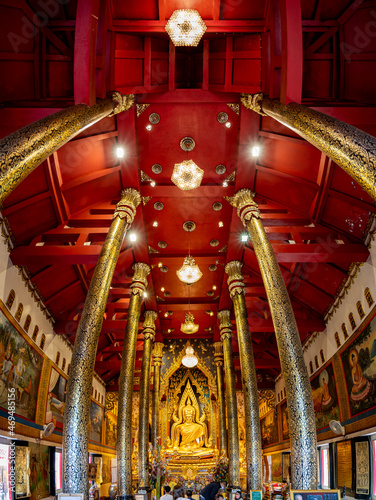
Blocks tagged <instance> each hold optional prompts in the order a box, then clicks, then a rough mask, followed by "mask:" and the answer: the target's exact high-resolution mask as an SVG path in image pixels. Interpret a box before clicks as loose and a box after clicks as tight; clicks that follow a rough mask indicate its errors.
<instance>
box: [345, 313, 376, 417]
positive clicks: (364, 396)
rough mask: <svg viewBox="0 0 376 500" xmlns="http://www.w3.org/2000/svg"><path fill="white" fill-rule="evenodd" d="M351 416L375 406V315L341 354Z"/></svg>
mask: <svg viewBox="0 0 376 500" xmlns="http://www.w3.org/2000/svg"><path fill="white" fill-rule="evenodd" d="M341 359H342V364H343V368H344V372H345V379H346V384H347V392H348V396H349V402H350V411H351V416H352V417H353V416H354V415H358V414H359V413H362V412H364V411H366V410H370V409H371V408H375V407H376V317H375V318H373V319H372V321H371V322H370V323H369V324H368V325H367V326H366V327H365V328H364V329H363V331H362V332H361V333H360V334H359V335H358V336H357V337H356V338H355V340H353V342H352V343H351V344H350V345H349V346H348V347H347V349H345V350H344V351H343V352H342V354H341Z"/></svg>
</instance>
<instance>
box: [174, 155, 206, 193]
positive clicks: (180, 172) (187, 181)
mask: <svg viewBox="0 0 376 500" xmlns="http://www.w3.org/2000/svg"><path fill="white" fill-rule="evenodd" d="M203 177H204V171H203V170H202V169H201V168H200V167H199V166H198V165H196V163H195V162H194V161H193V160H184V161H182V162H181V163H175V166H174V170H173V172H172V176H171V180H172V182H173V183H174V184H175V185H176V186H177V187H178V188H179V189H181V190H182V191H189V190H190V189H196V188H198V187H199V186H200V184H201V181H202V178H203Z"/></svg>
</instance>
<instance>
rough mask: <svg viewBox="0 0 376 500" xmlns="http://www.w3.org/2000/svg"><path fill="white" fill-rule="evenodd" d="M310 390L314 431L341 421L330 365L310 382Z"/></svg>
mask: <svg viewBox="0 0 376 500" xmlns="http://www.w3.org/2000/svg"><path fill="white" fill-rule="evenodd" d="M311 390H312V398H313V406H314V410H315V417H316V429H322V428H323V427H327V426H328V425H329V422H330V420H341V419H340V413H339V406H338V396H337V389H336V381H335V378H334V372H333V365H332V364H331V363H330V364H329V365H328V366H327V367H326V368H325V369H324V370H322V371H321V372H320V373H319V374H318V375H316V376H315V377H314V378H313V379H312V380H311Z"/></svg>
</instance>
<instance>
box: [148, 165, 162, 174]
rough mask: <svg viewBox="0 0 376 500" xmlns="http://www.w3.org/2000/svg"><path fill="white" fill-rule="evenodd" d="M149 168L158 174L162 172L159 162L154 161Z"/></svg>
mask: <svg viewBox="0 0 376 500" xmlns="http://www.w3.org/2000/svg"><path fill="white" fill-rule="evenodd" d="M151 170H152V172H153V173H154V174H160V173H161V172H162V170H163V169H162V166H161V165H159V163H155V164H154V165H153V166H152V167H151Z"/></svg>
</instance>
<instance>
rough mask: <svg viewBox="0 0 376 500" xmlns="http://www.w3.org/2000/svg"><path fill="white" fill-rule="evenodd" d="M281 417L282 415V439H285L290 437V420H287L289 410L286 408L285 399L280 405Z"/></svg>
mask: <svg viewBox="0 0 376 500" xmlns="http://www.w3.org/2000/svg"><path fill="white" fill-rule="evenodd" d="M281 417H282V441H287V440H288V439H290V422H289V411H288V409H287V402H286V401H285V402H284V403H283V404H282V405H281Z"/></svg>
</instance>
